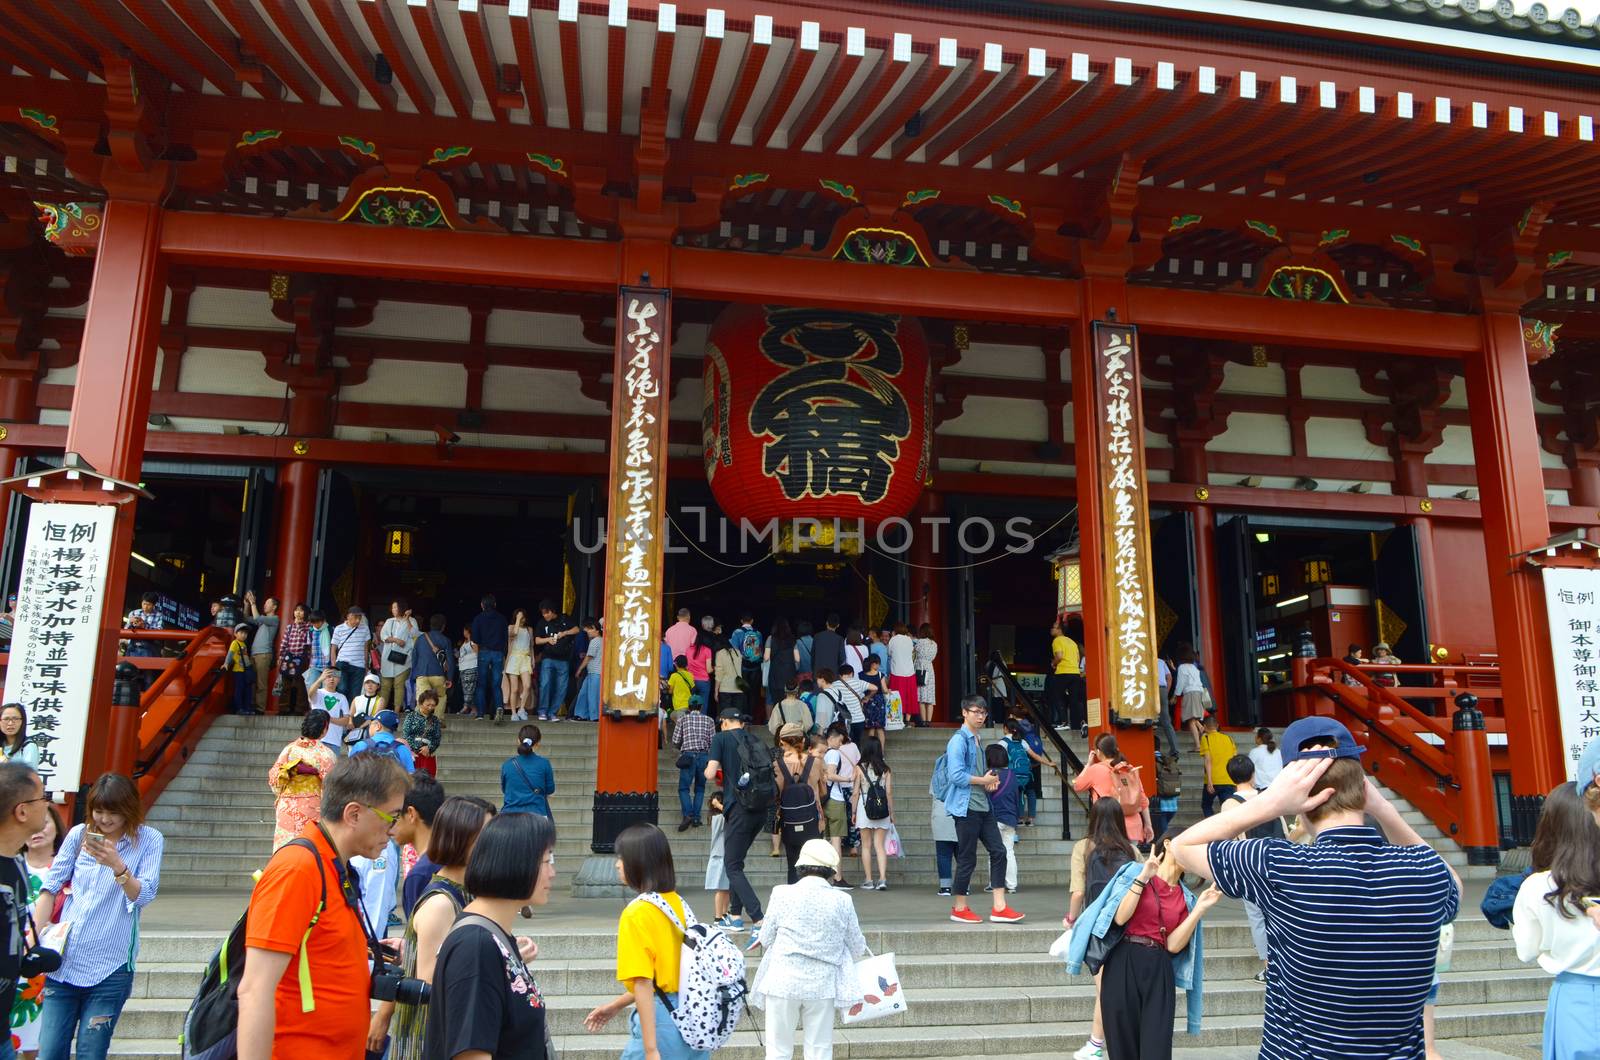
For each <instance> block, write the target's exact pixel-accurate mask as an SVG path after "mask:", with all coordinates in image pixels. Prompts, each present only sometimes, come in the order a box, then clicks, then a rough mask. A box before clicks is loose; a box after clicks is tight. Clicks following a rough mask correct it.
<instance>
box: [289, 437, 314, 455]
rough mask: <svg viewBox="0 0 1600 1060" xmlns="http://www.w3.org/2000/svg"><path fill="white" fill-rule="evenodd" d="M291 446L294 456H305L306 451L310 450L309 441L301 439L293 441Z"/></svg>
mask: <svg viewBox="0 0 1600 1060" xmlns="http://www.w3.org/2000/svg"><path fill="white" fill-rule="evenodd" d="M293 448H294V455H295V456H305V455H306V454H307V453H309V452H311V443H310V442H307V441H304V440H301V441H298V442H295V443H294V446H293Z"/></svg>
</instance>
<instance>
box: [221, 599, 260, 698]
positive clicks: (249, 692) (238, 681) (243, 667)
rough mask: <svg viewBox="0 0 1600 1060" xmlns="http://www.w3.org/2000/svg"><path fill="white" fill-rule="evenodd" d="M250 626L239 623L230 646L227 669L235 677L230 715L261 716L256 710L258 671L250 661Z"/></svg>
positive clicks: (234, 628) (234, 630)
mask: <svg viewBox="0 0 1600 1060" xmlns="http://www.w3.org/2000/svg"><path fill="white" fill-rule="evenodd" d="M250 632H251V629H250V626H249V625H247V624H246V623H243V622H241V623H239V624H238V625H237V626H234V627H233V640H232V641H231V642H229V644H228V658H227V664H226V666H225V669H226V670H227V671H228V673H230V674H232V675H233V704H232V706H230V707H229V708H228V713H230V714H259V713H261V712H260V711H258V710H257V709H256V708H255V694H256V671H255V667H254V665H253V664H252V663H251V661H250Z"/></svg>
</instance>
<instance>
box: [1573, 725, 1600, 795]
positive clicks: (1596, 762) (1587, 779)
mask: <svg viewBox="0 0 1600 1060" xmlns="http://www.w3.org/2000/svg"><path fill="white" fill-rule="evenodd" d="M1573 779H1574V780H1576V781H1577V782H1578V793H1579V794H1580V795H1581V794H1582V793H1583V792H1584V790H1585V789H1586V788H1588V786H1589V785H1590V784H1600V736H1597V737H1595V738H1594V739H1593V740H1590V741H1589V746H1588V747H1585V748H1584V749H1583V756H1582V757H1581V758H1579V759H1578V772H1577V773H1576V774H1575V775H1574V776H1573Z"/></svg>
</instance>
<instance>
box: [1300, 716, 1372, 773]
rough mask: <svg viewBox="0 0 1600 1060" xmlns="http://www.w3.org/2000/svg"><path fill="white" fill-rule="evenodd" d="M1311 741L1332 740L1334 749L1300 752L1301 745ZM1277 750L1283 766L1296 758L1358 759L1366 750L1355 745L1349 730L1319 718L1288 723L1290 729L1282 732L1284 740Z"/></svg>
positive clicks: (1314, 749)
mask: <svg viewBox="0 0 1600 1060" xmlns="http://www.w3.org/2000/svg"><path fill="white" fill-rule="evenodd" d="M1312 740H1333V741H1334V748H1333V750H1332V751H1327V750H1323V749H1320V748H1312V749H1311V750H1309V751H1302V750H1300V747H1301V745H1302V744H1306V743H1309V742H1311V741H1312ZM1279 746H1280V747H1282V748H1283V764H1284V765H1288V764H1289V763H1290V762H1293V761H1295V760H1296V759H1299V758H1360V757H1361V756H1362V755H1363V754H1365V753H1366V750H1367V749H1366V748H1365V747H1360V746H1358V745H1357V744H1356V738H1355V737H1354V736H1351V735H1350V730H1349V729H1347V728H1345V727H1344V725H1343V724H1342V723H1340V722H1337V721H1335V720H1334V719H1332V718H1328V717H1321V716H1317V717H1310V718H1301V719H1299V720H1298V721H1295V722H1291V723H1290V725H1289V727H1288V728H1287V729H1284V730H1283V739H1282V740H1281V741H1280V742H1279Z"/></svg>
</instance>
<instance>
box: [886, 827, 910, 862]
mask: <svg viewBox="0 0 1600 1060" xmlns="http://www.w3.org/2000/svg"><path fill="white" fill-rule="evenodd" d="M887 831H888V833H889V834H888V835H887V836H885V837H884V840H883V849H884V851H885V852H886V853H887V854H888V855H889V856H890V857H891V858H903V857H905V856H906V848H905V847H904V846H902V845H901V843H900V829H898V828H896V827H895V826H894V822H893V821H890V822H889V827H888V829H887Z"/></svg>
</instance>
